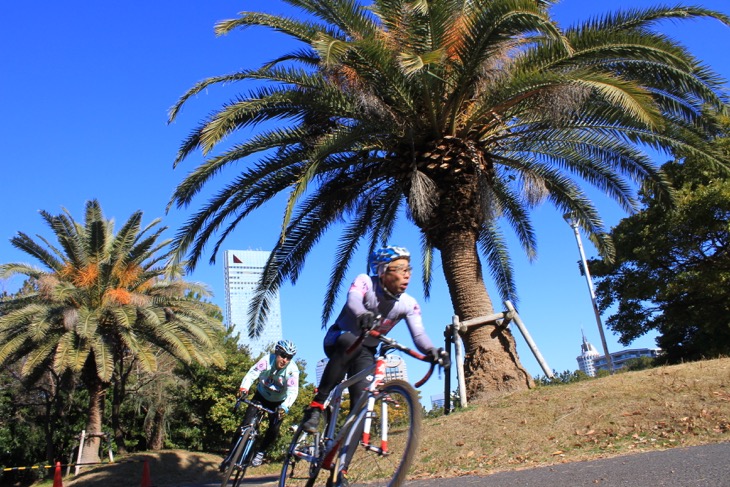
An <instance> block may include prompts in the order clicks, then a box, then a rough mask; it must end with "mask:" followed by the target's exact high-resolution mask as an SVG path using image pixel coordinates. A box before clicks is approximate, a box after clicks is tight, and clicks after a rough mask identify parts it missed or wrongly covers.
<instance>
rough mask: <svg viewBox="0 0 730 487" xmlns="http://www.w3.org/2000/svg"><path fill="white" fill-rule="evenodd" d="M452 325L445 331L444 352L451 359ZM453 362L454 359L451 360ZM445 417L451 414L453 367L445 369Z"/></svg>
mask: <svg viewBox="0 0 730 487" xmlns="http://www.w3.org/2000/svg"><path fill="white" fill-rule="evenodd" d="M451 328H452V327H451V325H449V326H447V327H446V330H444V350H446V353H448V354H449V358H450V359H451V357H452V356H451V341H452V336H451ZM451 360H452V361H453V359H451ZM444 375H445V377H444V415H446V414H449V413H450V412H451V365H449V367H446V368H444Z"/></svg>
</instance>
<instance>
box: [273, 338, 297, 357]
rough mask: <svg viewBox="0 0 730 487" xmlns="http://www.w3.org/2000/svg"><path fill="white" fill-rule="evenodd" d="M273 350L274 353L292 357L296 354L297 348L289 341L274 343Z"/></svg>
mask: <svg viewBox="0 0 730 487" xmlns="http://www.w3.org/2000/svg"><path fill="white" fill-rule="evenodd" d="M274 350H275V351H276V352H283V353H285V354H287V355H291V356H292V357H293V356H294V355H296V354H297V346H296V345H294V342H290V341H289V340H279V341H278V342H276V348H275V349H274Z"/></svg>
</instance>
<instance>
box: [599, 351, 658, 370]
mask: <svg viewBox="0 0 730 487" xmlns="http://www.w3.org/2000/svg"><path fill="white" fill-rule="evenodd" d="M661 353H662V349H661V348H629V349H626V350H621V351H620V352H613V353H612V354H611V362H613V369H614V370H618V369H620V368H622V367H623V366H624V365H626V362H628V361H629V360H631V359H636V358H641V357H650V358H655V357H658V356H659V355H660V354H661ZM593 365H594V366H595V367H596V370H608V364H607V363H606V357H605V356H604V355H601V356H600V357H598V358H597V359H596V360H595V361H594V362H593Z"/></svg>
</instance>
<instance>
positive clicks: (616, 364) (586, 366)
mask: <svg viewBox="0 0 730 487" xmlns="http://www.w3.org/2000/svg"><path fill="white" fill-rule="evenodd" d="M580 348H581V352H582V353H581V354H580V355H578V357H576V360H577V361H578V367H579V368H580V370H581V371H583V372H585V374H586V375H588V376H589V377H595V376H596V372H597V371H599V370H608V362H607V361H606V356H605V355H601V354H600V353H598V351H597V350H596V348H595V347H594V346H593V345H591V343H590V342H588V340H587V339H586V336H585V334H584V335H583V343H582V345H581V347H580ZM661 351H662V350H661V348H630V349H626V350H621V351H619V352H613V353H611V354H610V355H611V362H612V363H613V369H614V370H618V369H620V368H622V367H623V366H624V365H626V362H627V361H629V360H631V359H636V358H641V357H651V358H654V357H657V356H659V354H661Z"/></svg>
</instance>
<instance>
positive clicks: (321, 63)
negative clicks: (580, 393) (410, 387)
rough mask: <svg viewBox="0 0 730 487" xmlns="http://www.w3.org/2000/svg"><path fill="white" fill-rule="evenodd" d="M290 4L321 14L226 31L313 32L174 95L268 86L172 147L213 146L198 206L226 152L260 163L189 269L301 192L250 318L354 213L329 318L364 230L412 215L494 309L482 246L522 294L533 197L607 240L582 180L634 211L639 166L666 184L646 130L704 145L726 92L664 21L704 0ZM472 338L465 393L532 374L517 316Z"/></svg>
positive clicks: (244, 19) (427, 274) (187, 238)
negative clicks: (511, 249)
mask: <svg viewBox="0 0 730 487" xmlns="http://www.w3.org/2000/svg"><path fill="white" fill-rule="evenodd" d="M285 2H286V3H288V4H290V5H292V6H294V7H297V8H298V9H300V10H302V11H303V12H304V13H305V15H306V17H303V18H301V19H300V18H292V17H287V16H283V15H272V14H265V13H258V12H244V13H242V14H241V15H240V17H238V18H236V19H232V20H226V21H222V22H220V23H218V24H217V26H216V32H217V33H218V34H227V33H229V32H231V31H232V30H234V29H236V28H247V27H250V26H263V27H267V28H271V29H274V30H276V31H278V32H281V33H283V34H285V35H287V36H289V37H291V38H293V39H295V40H297V41H300V42H301V46H302V48H301V49H299V50H295V51H293V52H290V53H285V54H282V55H281V56H279V57H277V58H276V59H273V60H272V61H271V62H269V63H267V64H265V65H263V66H262V67H261V68H259V69H253V70H244V71H241V72H237V73H234V74H229V75H224V76H218V77H213V78H209V79H206V80H204V81H202V82H200V83H198V84H197V85H196V86H194V87H193V88H191V89H190V90H189V91H188V92H187V93H186V94H184V95H183V96H182V97H181V99H180V100H179V101H178V103H177V104H176V105H175V106H174V107H173V108H172V109H171V113H170V120H171V121H172V120H174V119H175V118H176V117H177V115H178V112H179V110H180V108H181V107H182V106H183V105H184V104H185V103H186V102H187V101H188V100H189V99H190V97H191V96H193V95H195V94H197V93H199V92H201V91H202V90H204V89H207V88H208V87H209V86H211V85H214V84H221V83H230V82H238V81H247V82H249V83H252V84H253V86H252V89H251V90H250V91H249V92H248V93H247V94H243V95H240V96H239V97H238V98H236V99H234V100H232V101H231V102H230V103H227V104H225V105H224V106H222V107H221V108H220V109H218V110H217V111H215V112H214V113H212V114H211V115H210V116H209V117H208V118H206V119H205V120H203V121H202V122H201V123H200V124H199V126H198V127H197V128H195V129H194V130H193V132H192V133H191V134H190V135H189V136H188V137H187V139H186V140H184V141H183V143H182V144H181V147H180V150H179V152H178V155H177V159H176V161H175V165H177V164H179V163H180V162H181V161H183V160H184V159H186V158H187V157H188V156H189V155H190V154H191V152H193V151H196V150H198V149H200V150H202V152H203V154H204V155H206V156H208V158H207V160H205V161H204V162H203V163H202V164H201V165H200V166H198V167H197V168H196V169H195V170H194V171H193V172H191V173H190V174H189V175H188V176H187V177H186V178H185V179H184V181H183V182H182V183H180V184H179V186H178V187H177V190H176V192H175V194H174V195H173V198H172V200H171V202H170V204H171V205H177V206H178V207H185V206H187V205H189V204H191V202H192V200H193V198H194V197H195V196H196V194H198V192H199V191H200V190H201V188H202V187H203V186H205V185H207V184H210V183H211V180H212V179H213V178H214V176H216V175H217V174H218V173H219V172H220V171H221V170H222V169H223V168H225V167H226V166H229V165H232V164H241V163H242V162H244V161H249V160H251V161H252V162H251V163H250V164H248V165H247V166H244V167H245V169H244V170H243V171H242V172H241V173H240V175H239V176H238V177H236V178H235V179H234V180H233V181H230V182H229V183H228V184H226V185H225V186H224V187H223V188H222V189H220V191H219V192H218V193H217V194H215V195H214V196H213V197H212V198H211V199H210V200H209V201H208V202H207V203H206V204H205V205H203V206H202V208H201V209H200V210H199V211H197V212H196V213H195V214H193V215H192V216H191V217H190V219H189V220H188V221H187V222H186V224H185V225H184V226H183V227H182V228H181V229H180V231H179V233H178V234H177V236H176V239H175V242H174V246H175V247H176V248H177V254H178V258H179V259H182V258H183V257H187V258H189V260H188V263H189V265H190V266H191V267H193V266H195V264H196V263H197V261H198V260H199V259H200V257H201V254H202V252H203V249H204V246H205V245H206V244H207V243H208V242H209V240H210V239H211V238H212V237H213V236H214V234H215V233H216V232H217V231H218V230H222V233H221V235H220V236H219V238H218V240H217V242H216V244H215V246H214V251H213V255H215V251H217V249H218V247H219V246H220V245H221V243H222V241H223V240H224V239H225V238H226V236H227V235H228V234H229V233H230V232H231V231H232V230H233V228H235V226H236V225H237V224H238V222H240V221H241V220H242V219H244V218H245V217H246V216H248V215H249V214H250V213H251V212H252V211H254V210H255V209H257V208H259V207H260V206H262V205H263V204H264V203H265V202H267V201H268V200H270V199H271V198H272V197H274V196H275V195H277V194H278V193H281V192H286V193H288V205H287V207H286V209H285V212H284V216H283V221H282V232H281V237H280V240H279V242H278V243H277V244H276V246H275V248H274V250H273V252H272V255H271V258H270V260H269V262H268V264H267V269H266V272H265V273H264V276H263V278H262V281H261V284H260V289H259V291H260V292H259V294H258V296H257V300H256V301H255V303H254V305H253V306H252V308H255V309H253V310H254V311H257V313H252V316H256V317H257V318H258V319H257V320H256V321H255V322H252V323H251V324H250V326H251V332H252V333H255V332H257V331H258V330H260V327H261V326H262V323H263V317H264V316H265V315H266V310H267V299H268V296H269V294H270V292H271V291H272V290H273V289H276V288H277V287H278V286H279V285H280V284H281V283H282V282H283V281H284V280H289V279H290V280H291V281H292V282H293V283H295V282H296V279H297V277H298V275H299V272H300V270H301V267H302V265H303V264H304V261H305V258H306V256H307V254H308V253H309V251H310V250H311V248H312V246H313V245H314V244H315V243H316V242H317V241H318V240H319V239H320V238H321V236H322V235H323V234H324V233H325V232H326V231H327V230H329V229H331V228H332V227H333V226H337V227H338V228H343V230H342V232H341V234H340V239H339V247H338V254H337V256H336V259H335V263H334V266H333V270H332V273H331V278H330V282H329V289H328V291H327V293H326V296H325V306H324V313H323V321H324V322H326V320H327V319H328V317H329V316H330V314H331V313H332V310H333V303H334V301H335V297H336V294H337V290H338V289H339V288H340V285H341V283H342V281H343V278H344V276H345V272H346V270H347V268H348V265H349V261H350V258H351V257H352V255H353V253H354V252H355V250H356V249H357V247H358V245H359V244H360V241H361V240H362V239H363V238H365V239H366V240H367V242H368V246H369V249H372V248H373V247H375V246H376V245H378V244H379V243H381V242H386V241H387V240H388V238H389V236H390V235H391V232H392V230H393V228H394V226H395V225H396V222H397V221H399V220H402V219H403V218H406V219H407V220H409V221H411V222H412V223H414V224H415V225H416V226H417V227H418V229H419V230H420V236H421V242H422V250H423V252H422V254H423V268H424V273H423V275H424V286H425V289H426V295H427V296H428V290H429V286H430V283H431V279H432V274H431V263H432V259H433V258H434V256H435V252H434V251H435V250H438V252H439V254H440V258H441V262H442V266H443V272H444V275H445V279H446V283H447V285H448V288H449V293H450V295H451V299H452V303H453V306H454V311H455V313H456V314H457V315H458V316H460V317H461V318H462V319H469V318H475V317H479V316H485V315H490V314H492V313H493V304H492V299H491V297H490V295H489V294H488V292H487V290H486V287H485V283H484V276H483V274H482V259H485V261H486V264H487V266H488V268H489V270H490V272H491V277H492V279H494V281H495V282H496V285H497V288H498V290H499V292H500V294H501V296H502V298H509V299H512V300H514V299H515V285H514V280H513V272H512V267H511V260H510V258H509V255H508V248H507V245H506V243H505V242H506V241H505V233H504V230H505V229H504V228H503V227H506V228H507V229H511V230H512V231H514V233H515V235H516V236H517V238H518V241H519V242H520V244H521V246H522V248H523V250H524V251H525V252H526V254H527V256H528V257H529V258H531V259H532V258H534V256H535V252H536V238H535V233H534V228H533V225H532V223H531V219H530V210H532V209H533V208H534V207H536V206H537V205H538V204H541V203H543V202H546V201H547V202H549V203H551V204H552V205H554V206H555V207H556V208H557V209H558V210H559V211H561V212H563V213H566V212H572V213H573V214H574V215H576V216H577V217H578V218H579V220H580V224H581V227H582V229H583V231H584V232H586V234H587V235H588V236H589V237H590V239H591V241H592V242H593V243H594V244H595V245H596V247H597V249H598V251H599V252H600V254H601V255H602V256H605V257H608V258H610V256H611V255H612V253H613V248H612V245H611V242H610V239H609V237H608V235H607V232H606V229H605V227H604V224H603V222H602V219H601V217H600V215H599V212H598V211H597V208H596V207H595V206H594V204H593V203H592V201H591V200H590V198H589V197H588V196H587V195H586V192H585V187H586V186H588V185H590V186H593V187H595V188H598V189H599V190H601V191H603V192H604V193H605V194H606V195H608V196H609V197H610V198H612V199H613V200H615V201H616V202H617V203H618V204H619V205H620V206H621V207H622V208H624V209H626V210H627V211H634V210H635V209H636V208H637V202H636V199H635V191H634V187H635V184H637V183H638V184H642V185H645V186H646V187H647V188H649V189H651V190H652V191H654V192H656V193H657V194H660V195H662V197H664V198H665V199H667V200H668V199H670V198H671V189H670V187H669V185H668V184H667V181H666V179H665V177H664V175H663V174H662V173H661V171H660V170H659V169H658V168H657V167H656V166H655V165H654V164H653V163H652V162H651V160H650V159H649V158H648V156H647V155H646V154H645V153H644V152H642V151H641V148H642V146H649V147H652V148H655V149H664V150H672V149H676V148H677V147H685V148H686V149H687V150H692V149H691V144H690V141H689V140H688V138H687V137H685V136H684V135H680V134H686V133H687V132H685V131H684V129H687V130H689V131H690V132H691V133H692V134H693V137H698V138H700V137H702V134H703V131H704V130H705V121H704V120H703V119H702V117H701V111H700V110H701V107H702V105H703V104H708V105H711V106H714V107H717V108H718V109H723V107H724V103H725V99H724V98H723V97H722V96H721V94H720V87H721V80H720V79H719V78H718V77H717V76H716V75H714V74H713V73H712V72H711V71H710V70H709V69H708V68H707V67H704V66H702V65H701V64H700V63H699V62H698V61H697V60H696V59H695V58H694V57H693V56H692V55H691V54H690V53H689V52H687V51H686V50H685V49H684V48H683V47H682V46H680V45H679V44H678V43H677V42H675V41H673V40H672V39H670V38H668V37H667V36H664V35H662V34H661V33H657V32H655V31H654V30H652V27H653V26H654V25H655V24H656V23H657V22H658V21H661V20H665V19H687V18H698V17H710V18H715V19H718V20H720V21H722V22H723V23H725V24H727V25H730V19H728V17H726V16H724V15H722V14H720V13H717V12H713V11H710V10H706V9H703V8H698V7H683V6H673V7H666V6H657V7H654V8H647V9H632V10H628V11H625V12H619V13H614V14H607V15H605V16H603V17H600V18H595V19H591V20H588V21H587V22H585V23H583V24H581V25H577V26H575V27H571V28H568V29H565V30H561V29H560V27H559V26H558V25H557V24H556V22H555V21H553V20H552V18H551V16H550V11H549V7H550V6H551V5H552V4H553V3H555V2H554V1H552V0H542V1H541V0H458V1H456V0H412V1H406V0H374V1H372V2H362V3H361V2H357V1H355V0H350V1H341V0H285ZM262 81H266V82H268V84H267V85H265V86H261V85H258V84H257V83H259V82H262ZM272 121H275V122H277V123H276V124H275V126H274V128H272V125H271V122H272ZM252 127H257V128H259V130H258V131H257V132H255V133H254V135H252V136H250V137H249V138H248V139H247V140H245V141H243V142H240V143H236V144H231V145H230V146H226V147H225V148H223V150H222V151H221V152H220V153H219V154H217V155H213V154H211V151H212V150H213V149H214V148H215V147H217V146H219V144H221V142H223V141H224V139H226V137H227V136H229V135H230V134H232V133H235V132H236V131H237V130H239V129H250V128H252ZM694 152H697V151H696V150H694ZM713 162H714V163H716V164H719V163H720V162H719V161H717V160H714V161H713ZM342 222H344V226H343V227H339V225H340V224H341V223H342ZM464 340H465V346H466V348H467V363H466V371H467V389H468V393H469V396H470V397H472V398H474V399H477V398H478V397H480V396H482V397H485V396H489V395H493V394H501V393H505V392H508V391H513V390H518V389H523V388H526V387H529V386H530V385H531V384H532V379H531V378H530V376H529V374H528V373H527V372H526V371H525V369H524V368H523V367H522V365H521V364H520V362H519V359H518V357H517V354H516V352H515V343H514V338H513V336H512V335H511V334H510V332H509V330H508V329H505V328H503V327H500V326H499V324H498V323H492V324H489V325H488V326H483V327H479V328H476V329H470V330H469V331H468V332H466V334H465V336H464Z"/></svg>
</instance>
